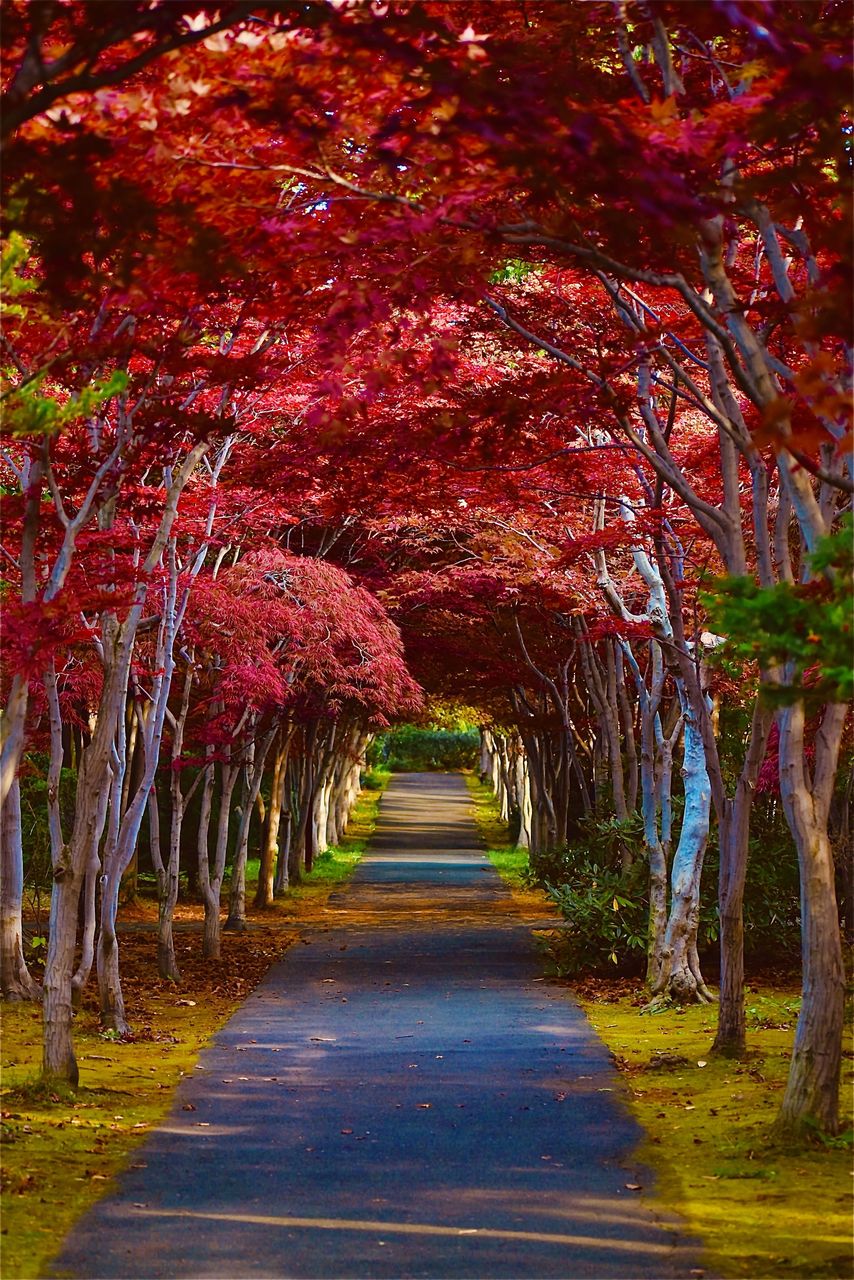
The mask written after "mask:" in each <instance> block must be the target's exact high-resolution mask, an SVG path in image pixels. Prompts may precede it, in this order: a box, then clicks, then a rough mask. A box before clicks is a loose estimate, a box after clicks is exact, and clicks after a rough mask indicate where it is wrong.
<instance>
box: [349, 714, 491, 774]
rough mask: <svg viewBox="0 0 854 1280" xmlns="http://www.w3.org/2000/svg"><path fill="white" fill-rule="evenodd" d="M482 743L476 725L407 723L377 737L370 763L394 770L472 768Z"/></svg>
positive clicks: (371, 749) (370, 754) (369, 755)
mask: <svg viewBox="0 0 854 1280" xmlns="http://www.w3.org/2000/svg"><path fill="white" fill-rule="evenodd" d="M479 747H480V736H479V734H478V731H477V730H476V729H421V728H418V727H417V726H416V725H411V724H407V725H402V726H401V727H400V728H399V729H391V730H389V732H388V733H384V734H381V735H379V736H378V737H377V738H375V739H374V741H373V742H372V743H371V746H370V749H369V751H368V764H369V765H370V766H373V765H382V766H384V767H385V768H386V769H390V770H391V771H392V772H394V773H412V772H421V771H431V770H458V769H472V768H474V766H475V763H476V761H477V753H478V749H479Z"/></svg>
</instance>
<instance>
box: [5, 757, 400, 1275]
mask: <svg viewBox="0 0 854 1280" xmlns="http://www.w3.org/2000/svg"><path fill="white" fill-rule="evenodd" d="M371 781H372V782H374V783H375V786H374V787H373V788H372V789H366V790H365V791H364V792H363V793H362V796H361V797H360V798H359V801H358V803H357V805H356V808H355V809H354V812H353V816H352V818H351V821H350V825H349V828H348V832H347V835H346V836H345V837H344V839H343V840H342V842H341V845H340V847H338V848H336V849H331V850H329V851H328V852H327V853H326V854H323V855H322V856H321V857H320V858H318V859H317V862H316V865H315V869H314V871H313V872H312V873H311V875H310V876H307V877H306V879H305V881H304V882H303V883H302V884H301V885H298V886H296V887H294V889H292V890H291V891H290V892H289V893H288V894H287V896H286V897H284V898H282V899H281V900H280V901H278V902H277V903H276V905H275V907H274V908H273V910H272V911H270V912H265V913H255V914H253V913H252V912H250V913H249V914H250V918H251V920H252V922H253V927H252V928H251V929H250V930H249V931H248V932H246V933H242V934H233V933H226V934H223V951H222V960H221V961H220V962H219V963H218V964H209V963H208V962H206V961H203V960H202V957H201V937H200V935H199V934H198V933H178V934H176V950H177V952H178V960H179V964H180V966H181V971H182V977H183V981H182V983H181V984H180V986H176V985H174V984H172V983H168V982H163V981H162V980H160V979H159V978H158V977H157V976H156V961H155V950H156V941H155V935H154V934H153V933H152V932H150V931H148V930H138V931H137V930H135V931H134V932H132V933H122V934H121V936H120V946H121V949H122V974H123V977H122V985H123V989H124V992H125V999H126V1004H127V1008H128V1015H129V1020H130V1022H131V1025H132V1026H133V1028H134V1038H133V1040H131V1041H128V1042H121V1041H116V1040H114V1039H112V1038H110V1037H109V1035H108V1034H102V1033H101V1031H100V1028H99V1023H98V1009H97V991H95V990H93V986H94V984H90V988H89V990H88V991H87V993H86V997H85V999H84V1004H83V1007H82V1008H81V1010H80V1012H79V1013H78V1014H77V1017H76V1020H75V1028H74V1039H75V1048H76V1052H77V1058H78V1063H79V1067H80V1081H81V1084H80V1087H79V1089H77V1090H76V1091H72V1090H64V1089H63V1090H55V1091H53V1092H49V1093H48V1092H45V1091H44V1090H43V1089H42V1088H41V1086H39V1085H37V1084H34V1083H33V1081H34V1079H35V1077H36V1074H37V1072H38V1069H39V1065H40V1062H41V1010H40V1009H39V1008H38V1006H35V1005H33V1004H29V1003H26V1004H13V1005H3V1006H2V1015H3V1036H2V1045H0V1139H2V1167H0V1186H1V1187H2V1196H0V1212H1V1213H2V1217H0V1275H2V1277H3V1280H29V1278H30V1277H38V1276H43V1275H44V1274H45V1269H46V1265H47V1263H48V1261H49V1259H50V1258H51V1257H52V1255H53V1254H54V1253H56V1251H57V1250H58V1249H59V1247H60V1245H61V1243H62V1240H63V1238H64V1236H65V1234H66V1233H67V1231H68V1230H69V1228H70V1227H71V1225H72V1223H73V1222H74V1221H75V1219H76V1218H78V1217H79V1216H80V1214H82V1213H83V1212H84V1211H85V1210H86V1209H88V1208H89V1206H90V1205H91V1204H92V1203H94V1201H95V1200H97V1199H99V1197H100V1196H102V1195H103V1194H104V1193H105V1191H106V1190H108V1189H109V1185H110V1182H111V1180H112V1178H113V1177H114V1176H115V1175H116V1174H117V1173H118V1172H119V1171H120V1170H121V1169H122V1168H124V1167H125V1166H126V1165H127V1163H128V1161H129V1160H132V1159H133V1158H134V1152H135V1150H136V1148H137V1147H138V1146H139V1144H140V1143H141V1141H142V1140H143V1138H144V1137H145V1135H146V1133H147V1132H148V1130H149V1129H150V1128H152V1127H153V1126H154V1125H156V1124H158V1123H159V1121H160V1120H162V1119H163V1117H164V1115H165V1114H166V1113H167V1111H168V1110H169V1107H170V1105H171V1103H172V1096H173V1093H174V1091H175V1088H176V1086H177V1085H178V1083H179V1081H180V1080H181V1077H182V1076H184V1075H186V1074H187V1073H188V1072H190V1071H192V1070H193V1067H194V1065H195V1062H196V1060H197V1058H198V1056H199V1053H200V1051H201V1050H202V1049H203V1048H204V1046H205V1044H206V1043H207V1042H208V1040H210V1038H211V1036H213V1035H214V1034H215V1033H216V1032H217V1031H218V1030H219V1029H220V1027H222V1026H223V1025H224V1024H225V1022H227V1020H228V1019H229V1018H230V1016H231V1015H232V1013H234V1011H235V1009H237V1007H238V1006H239V1005H240V1004H241V1003H242V1001H243V1000H244V999H245V997H246V996H247V995H248V994H249V992H250V991H251V990H252V988H253V987H254V986H255V985H256V984H257V983H258V982H259V981H260V979H261V978H262V977H263V976H264V974H265V973H266V971H267V969H268V968H269V967H270V965H271V964H272V963H273V962H274V961H275V960H277V959H279V958H280V957H281V955H282V954H283V953H284V952H285V951H286V950H287V949H288V947H290V946H291V945H292V944H293V943H294V942H296V941H297V939H298V937H299V931H300V930H301V929H302V928H304V927H305V926H306V925H310V924H311V923H312V922H313V921H314V920H315V919H319V918H322V913H323V909H324V907H325V905H326V902H327V899H328V898H329V895H330V893H331V892H332V891H333V890H334V889H335V888H336V886H337V885H339V884H340V883H341V882H342V880H345V879H346V878H347V876H349V874H350V873H351V871H352V870H353V867H354V866H355V864H356V863H357V862H358V860H359V858H360V857H361V855H362V853H363V852H364V849H365V846H366V844H367V842H368V840H369V839H370V836H371V833H372V831H373V829H374V826H375V825H376V815H377V809H378V806H379V801H380V796H381V795H382V790H383V787H384V785H385V782H386V781H387V778H379V779H375V778H372V779H371ZM377 783H378V784H379V785H376V784H377ZM256 877H257V870H256Z"/></svg>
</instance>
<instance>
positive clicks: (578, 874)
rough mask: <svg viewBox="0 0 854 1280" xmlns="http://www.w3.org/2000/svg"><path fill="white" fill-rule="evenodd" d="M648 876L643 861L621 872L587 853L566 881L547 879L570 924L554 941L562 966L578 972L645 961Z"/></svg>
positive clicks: (551, 894) (564, 970)
mask: <svg viewBox="0 0 854 1280" xmlns="http://www.w3.org/2000/svg"><path fill="white" fill-rule="evenodd" d="M645 879H646V869H645V867H644V866H643V864H637V863H636V864H635V865H634V866H632V867H630V868H629V869H628V871H626V872H620V871H616V870H614V869H613V868H609V867H604V866H600V864H599V863H598V862H594V861H591V860H590V859H589V858H587V859H584V860H579V861H577V862H576V863H575V865H574V867H573V869H572V873H571V879H570V880H569V881H568V882H567V883H564V884H559V885H550V884H547V885H546V889H547V892H548V895H549V897H550V898H551V899H552V901H553V902H555V903H556V904H557V906H558V907H559V908H560V911H561V914H562V915H563V917H564V919H565V920H567V921H568V923H569V925H570V926H571V927H570V928H569V929H567V930H565V931H564V932H563V933H562V934H561V936H560V940H559V941H558V942H557V943H556V944H553V946H552V951H553V955H554V959H555V962H556V964H557V967H558V970H559V972H561V973H562V974H566V975H568V976H576V975H578V974H581V973H591V972H592V973H596V972H602V971H608V970H609V969H610V970H614V969H615V968H616V969H619V970H621V971H626V970H631V969H635V968H640V967H641V964H642V961H643V958H644V956H645V954H646V932H647V917H648V912H649V897H648V894H647V893H646V891H645V889H644V881H645Z"/></svg>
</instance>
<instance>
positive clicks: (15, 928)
mask: <svg viewBox="0 0 854 1280" xmlns="http://www.w3.org/2000/svg"><path fill="white" fill-rule="evenodd" d="M23 898H24V851H23V843H22V839H21V785H20V783H19V781H18V779H17V778H14V779H13V780H12V785H11V786H10V788H9V791H8V793H7V795H6V799H5V801H4V803H3V819H2V828H0V990H2V997H3V999H4V1000H40V999H41V987H40V986H39V984H38V983H37V982H36V980H35V978H34V977H33V975H32V974H31V973H30V971H29V969H28V968H27V962H26V961H25V959H24V944H23Z"/></svg>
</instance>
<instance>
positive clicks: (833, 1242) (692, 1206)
mask: <svg viewBox="0 0 854 1280" xmlns="http://www.w3.org/2000/svg"><path fill="white" fill-rule="evenodd" d="M588 990H589V985H588V986H587V987H585V991H588ZM644 1000H645V994H644V992H643V990H642V988H641V986H640V983H638V984H637V990H636V991H635V992H634V993H633V994H631V995H626V994H623V995H620V996H619V997H618V998H616V999H600V998H596V997H592V998H585V999H583V1000H582V1004H583V1007H584V1010H585V1012H586V1013H587V1015H588V1017H589V1018H590V1020H591V1022H592V1023H593V1025H594V1026H595V1028H596V1030H597V1031H598V1033H599V1035H600V1036H601V1037H602V1039H603V1040H604V1041H605V1043H606V1045H607V1046H608V1048H609V1049H610V1050H611V1052H612V1053H613V1054H614V1055H615V1058H616V1061H617V1065H618V1066H619V1068H620V1070H621V1072H622V1073H623V1076H624V1079H625V1082H626V1084H627V1086H628V1089H627V1092H628V1101H629V1105H630V1107H631V1110H632V1111H633V1112H634V1114H635V1116H636V1117H637V1119H638V1120H639V1121H640V1123H641V1125H642V1126H643V1127H644V1129H645V1130H646V1133H647V1135H648V1136H647V1139H646V1141H645V1142H644V1144H643V1146H642V1147H641V1150H640V1152H639V1155H640V1157H641V1159H642V1160H643V1161H644V1162H645V1163H646V1164H647V1165H649V1166H650V1167H651V1168H652V1170H653V1171H654V1174H655V1183H656V1193H657V1195H658V1197H659V1198H660V1199H661V1200H662V1201H664V1203H665V1204H666V1205H667V1206H668V1207H669V1208H671V1209H673V1210H675V1211H676V1212H678V1213H679V1214H681V1215H682V1216H683V1217H684V1218H685V1219H686V1221H687V1224H688V1227H689V1229H690V1231H691V1232H692V1233H694V1234H696V1235H697V1236H698V1237H699V1238H700V1239H701V1240H703V1241H704V1242H705V1245H706V1257H705V1262H706V1265H707V1266H708V1267H709V1269H710V1270H712V1271H713V1273H715V1274H717V1275H722V1276H727V1277H738V1278H741V1277H743V1278H744V1280H748V1278H752V1277H775V1278H779V1280H784V1278H790V1280H796V1278H800V1277H835V1276H839V1277H843V1276H848V1275H850V1271H851V1149H850V1134H849V1135H848V1136H847V1137H846V1136H843V1137H842V1138H841V1139H834V1140H833V1141H832V1142H831V1143H829V1144H828V1145H823V1144H817V1145H814V1146H812V1145H811V1146H799V1147H791V1148H783V1147H780V1146H778V1145H775V1144H774V1143H773V1142H772V1141H771V1138H770V1132H771V1125H772V1123H773V1121H774V1118H775V1116H776V1114H777V1110H778V1107H779V1104H780V1100H781V1097H782V1093H783V1089H784V1087H785V1082H786V1077H787V1075H788V1069H789V1058H790V1056H791V1050H792V1040H793V1037H794V1025H795V1019H796V1016H797V1006H798V996H797V992H796V991H795V990H791V991H789V990H786V989H782V988H779V987H767V986H763V987H761V988H756V987H752V986H751V987H749V988H748V993H747V1006H748V1027H749V1031H748V1044H749V1055H748V1057H747V1058H746V1059H745V1061H743V1062H736V1061H732V1060H731V1059H722V1058H715V1057H713V1056H712V1054H711V1053H710V1051H709V1050H710V1046H711V1042H712V1039H713V1036H714V1032H715V1020H716V1015H715V1010H714V1009H713V1008H710V1007H709V1006H708V1005H704V1006H701V1005H695V1006H692V1007H689V1008H686V1009H682V1010H677V1009H667V1010H665V1011H664V1012H663V1013H660V1014H656V1015H654V1016H650V1015H645V1016H642V1015H641V1013H640V1008H641V1006H642V1004H643V1001H644ZM752 1010H753V1011H755V1012H751V1011H752ZM662 1061H663V1062H664V1064H666V1065H662V1066H657V1065H656V1062H662ZM843 1074H844V1080H843V1099H844V1100H845V1099H849V1098H850V1096H851V1087H852V1071H851V1060H850V1056H849V1058H848V1060H847V1062H846V1063H845V1067H844V1073H843Z"/></svg>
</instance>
